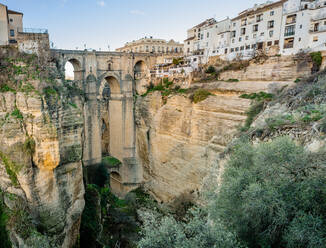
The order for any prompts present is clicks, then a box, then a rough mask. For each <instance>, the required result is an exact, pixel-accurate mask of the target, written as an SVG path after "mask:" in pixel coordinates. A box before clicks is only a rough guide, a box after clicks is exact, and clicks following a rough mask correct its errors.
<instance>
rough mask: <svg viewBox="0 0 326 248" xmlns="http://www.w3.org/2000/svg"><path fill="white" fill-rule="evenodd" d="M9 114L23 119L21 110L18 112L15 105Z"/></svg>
mask: <svg viewBox="0 0 326 248" xmlns="http://www.w3.org/2000/svg"><path fill="white" fill-rule="evenodd" d="M11 116H13V117H16V118H17V119H20V120H22V119H24V116H23V114H22V112H20V110H19V109H18V108H17V107H16V108H15V109H14V110H13V111H12V112H11Z"/></svg>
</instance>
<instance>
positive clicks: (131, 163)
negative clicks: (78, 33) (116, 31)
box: [51, 50, 156, 194]
mask: <svg viewBox="0 0 326 248" xmlns="http://www.w3.org/2000/svg"><path fill="white" fill-rule="evenodd" d="M51 54H52V57H53V59H55V60H56V62H57V65H58V68H59V70H61V72H63V74H64V68H65V64H66V62H68V61H69V62H71V63H72V64H73V67H74V75H75V80H79V81H80V82H81V86H82V87H81V88H82V89H83V90H84V92H85V94H86V96H87V100H86V102H85V106H84V109H83V111H84V124H85V125H84V153H83V162H84V165H85V166H91V165H96V164H97V165H98V164H99V163H101V162H102V148H103V147H104V148H105V149H107V152H108V153H109V155H111V156H113V157H116V158H117V159H119V160H120V161H121V162H122V165H121V166H120V167H119V168H114V169H112V173H115V174H114V178H113V179H114V180H115V182H116V184H117V182H120V183H121V185H122V186H121V188H119V191H121V189H123V190H122V191H123V192H120V193H119V194H122V193H126V192H128V191H129V190H132V189H134V188H135V187H137V186H139V185H140V184H141V183H142V182H143V171H142V166H141V165H140V164H139V163H138V162H137V159H136V157H137V154H136V137H135V136H136V134H135V133H136V130H135V120H134V93H135V92H136V88H135V86H136V82H138V83H139V81H137V80H135V78H134V75H138V74H142V73H145V71H146V70H148V69H149V68H151V67H152V66H153V65H154V64H155V63H156V57H155V56H154V55H152V54H130V53H119V52H97V51H86V50H84V51H72V50H51ZM138 79H139V78H138ZM139 84H140V83H139ZM105 85H106V86H108V88H109V92H110V95H109V96H107V98H105V99H104V98H103V89H105V87H106V86H105ZM141 87H143V85H141ZM104 107H105V108H106V109H105V110H103V108H104ZM101 111H103V112H101ZM104 118H105V120H104ZM103 120H104V121H103ZM103 123H104V124H105V125H104V124H103ZM103 129H105V132H106V133H105V135H103ZM102 137H106V138H108V139H109V140H108V141H105V142H103V144H104V145H103V147H102Z"/></svg>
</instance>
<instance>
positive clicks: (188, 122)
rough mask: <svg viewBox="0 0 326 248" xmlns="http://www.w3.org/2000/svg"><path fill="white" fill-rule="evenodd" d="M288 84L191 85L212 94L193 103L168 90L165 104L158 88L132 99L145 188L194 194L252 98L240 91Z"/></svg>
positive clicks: (159, 195)
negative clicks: (134, 103) (171, 93)
mask: <svg viewBox="0 0 326 248" xmlns="http://www.w3.org/2000/svg"><path fill="white" fill-rule="evenodd" d="M284 85H287V83H277V84H273V83H272V82H269V83H267V82H257V83H248V82H243V83H226V82H215V83H206V84H198V85H194V86H195V87H204V88H205V89H206V90H208V91H210V92H211V93H212V94H213V95H211V96H209V97H208V98H207V99H206V100H204V101H202V102H199V103H197V104H195V103H193V102H192V101H191V100H190V99H189V96H188V95H186V94H185V95H180V94H179V95H172V96H170V97H169V98H168V99H167V101H166V104H165V103H164V101H163V100H162V97H161V93H160V92H154V93H151V94H148V95H147V96H146V97H139V98H138V99H137V101H136V128H137V153H138V158H139V161H140V163H141V164H142V165H143V168H144V180H145V185H146V188H147V189H149V190H150V191H151V192H152V194H153V195H154V196H155V197H156V199H158V200H159V201H162V202H169V201H172V200H174V199H175V198H176V197H179V196H181V195H184V194H186V195H187V194H191V195H196V193H197V192H199V191H200V188H201V185H202V180H203V178H204V177H205V175H206V174H207V172H208V170H209V169H210V167H211V166H212V164H214V163H215V161H216V159H217V155H218V154H219V153H220V152H221V151H223V150H224V148H225V147H226V145H227V143H228V142H229V141H230V140H231V139H232V137H233V135H234V133H235V132H236V130H237V126H239V125H241V124H242V123H243V122H244V121H245V119H246V114H245V112H246V111H247V110H248V108H249V106H250V100H247V99H242V98H239V95H240V94H243V93H252V92H260V91H270V92H271V91H275V90H276V89H278V88H281V87H283V86H284Z"/></svg>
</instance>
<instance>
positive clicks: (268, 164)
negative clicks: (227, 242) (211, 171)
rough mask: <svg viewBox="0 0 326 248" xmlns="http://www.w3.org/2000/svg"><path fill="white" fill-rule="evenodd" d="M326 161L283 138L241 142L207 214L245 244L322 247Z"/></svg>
mask: <svg viewBox="0 0 326 248" xmlns="http://www.w3.org/2000/svg"><path fill="white" fill-rule="evenodd" d="M316 157H317V158H318V159H316ZM325 162H326V161H325V152H324V153H323V154H320V155H317V154H313V153H309V152H307V151H306V150H305V149H304V148H303V147H301V146H297V145H296V144H295V143H294V142H293V141H292V140H291V139H290V138H287V137H281V138H277V139H275V140H273V141H272V142H268V143H262V144H259V145H258V146H253V145H251V144H249V143H247V142H245V141H239V142H238V143H237V144H236V145H234V146H233V148H232V152H231V156H230V160H229V162H228V164H227V166H226V169H225V172H224V175H223V184H222V185H221V188H220V189H219V192H218V194H215V197H214V195H213V196H211V202H210V204H209V206H210V207H209V214H210V217H211V219H212V220H213V221H214V220H217V219H218V220H222V223H224V224H225V225H226V226H227V227H228V228H229V229H230V230H231V231H234V232H235V233H236V234H237V237H238V238H240V239H241V240H242V241H244V242H245V243H246V244H247V245H248V247H295V248H313V247H323V246H324V245H325V241H326V212H325V209H326V200H325V199H326V187H325V184H326V174H325V170H324V164H325Z"/></svg>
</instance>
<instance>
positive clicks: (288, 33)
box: [284, 31, 295, 37]
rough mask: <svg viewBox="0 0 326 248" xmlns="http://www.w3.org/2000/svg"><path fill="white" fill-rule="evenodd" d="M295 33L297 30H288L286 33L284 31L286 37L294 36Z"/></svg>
mask: <svg viewBox="0 0 326 248" xmlns="http://www.w3.org/2000/svg"><path fill="white" fill-rule="evenodd" d="M293 35H295V31H291V32H286V33H284V36H285V37H288V36H293Z"/></svg>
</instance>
